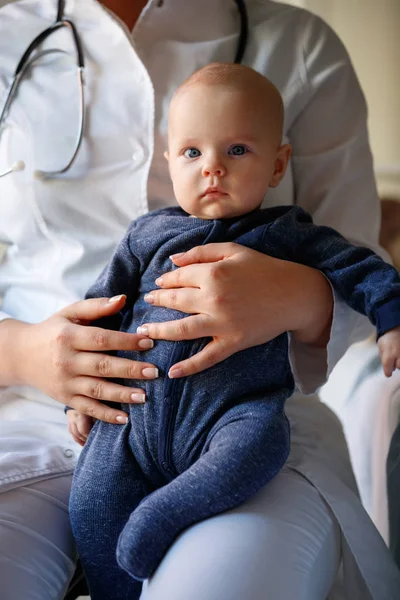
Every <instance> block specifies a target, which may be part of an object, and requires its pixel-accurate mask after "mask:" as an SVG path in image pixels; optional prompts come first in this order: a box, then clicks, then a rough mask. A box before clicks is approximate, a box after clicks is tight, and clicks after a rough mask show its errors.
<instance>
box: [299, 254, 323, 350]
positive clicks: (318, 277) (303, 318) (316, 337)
mask: <svg viewBox="0 0 400 600" xmlns="http://www.w3.org/2000/svg"><path fill="white" fill-rule="evenodd" d="M292 264H293V277H292V278H291V286H292V293H293V294H294V297H295V298H296V321H297V323H296V325H295V327H294V328H293V329H292V334H293V336H294V337H295V338H296V340H297V341H299V342H302V343H304V344H308V345H310V346H314V347H317V348H325V347H326V346H327V344H328V342H329V339H330V331H331V325H332V318H333V306H334V301H333V294H332V288H331V286H330V284H329V282H328V280H327V279H326V277H325V276H324V275H323V274H322V273H321V272H320V271H318V270H316V269H312V268H311V267H306V266H304V265H298V264H294V263H292Z"/></svg>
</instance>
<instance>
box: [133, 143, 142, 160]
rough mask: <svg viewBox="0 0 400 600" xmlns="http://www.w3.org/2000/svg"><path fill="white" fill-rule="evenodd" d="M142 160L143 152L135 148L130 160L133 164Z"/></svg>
mask: <svg viewBox="0 0 400 600" xmlns="http://www.w3.org/2000/svg"><path fill="white" fill-rule="evenodd" d="M143 158H144V152H143V149H142V148H140V147H139V148H136V149H135V150H134V151H133V153H132V160H133V162H135V163H140V162H141V161H142V160H143Z"/></svg>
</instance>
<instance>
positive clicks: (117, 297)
mask: <svg viewBox="0 0 400 600" xmlns="http://www.w3.org/2000/svg"><path fill="white" fill-rule="evenodd" d="M124 295H125V294H120V295H119V296H113V297H112V298H109V300H108V304H111V303H112V302H118V300H121V298H123V297H124Z"/></svg>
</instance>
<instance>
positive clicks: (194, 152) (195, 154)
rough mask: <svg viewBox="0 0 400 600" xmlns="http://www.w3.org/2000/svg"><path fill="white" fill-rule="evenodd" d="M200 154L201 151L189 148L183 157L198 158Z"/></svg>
mask: <svg viewBox="0 0 400 600" xmlns="http://www.w3.org/2000/svg"><path fill="white" fill-rule="evenodd" d="M200 154H201V152H200V150H197V148H188V149H187V150H185V152H184V153H183V155H184V156H186V158H197V157H199V156H200Z"/></svg>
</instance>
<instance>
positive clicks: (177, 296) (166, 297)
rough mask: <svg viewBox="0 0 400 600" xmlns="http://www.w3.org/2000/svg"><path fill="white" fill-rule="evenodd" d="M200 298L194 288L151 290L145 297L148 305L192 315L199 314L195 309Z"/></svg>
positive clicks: (198, 292)
mask: <svg viewBox="0 0 400 600" xmlns="http://www.w3.org/2000/svg"><path fill="white" fill-rule="evenodd" d="M200 298H201V294H200V291H199V290H197V289H194V288H190V287H188V288H183V289H167V290H152V291H151V292H149V293H148V294H146V295H145V297H144V299H145V301H146V302H147V303H148V304H152V305H154V306H163V307H164V308H172V309H174V310H179V311H181V312H185V313H189V314H193V313H197V312H199V311H198V310H196V307H197V306H198V304H199V301H200Z"/></svg>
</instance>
